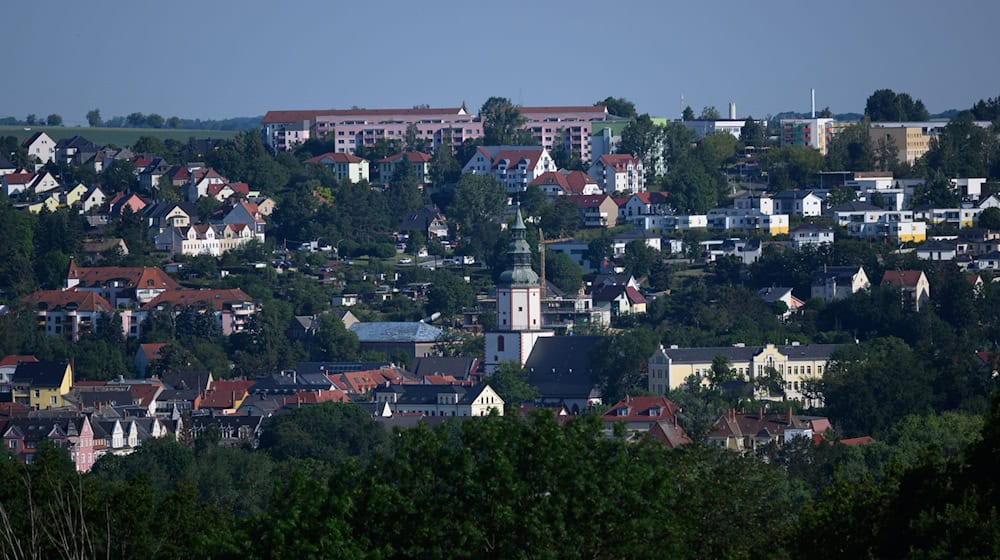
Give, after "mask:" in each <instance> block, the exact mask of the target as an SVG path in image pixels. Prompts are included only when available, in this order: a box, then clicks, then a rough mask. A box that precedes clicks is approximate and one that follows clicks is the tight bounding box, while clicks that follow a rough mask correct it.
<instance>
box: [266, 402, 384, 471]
mask: <svg viewBox="0 0 1000 560" xmlns="http://www.w3.org/2000/svg"><path fill="white" fill-rule="evenodd" d="M387 436H388V432H387V431H386V430H384V429H383V428H382V426H380V425H379V424H378V423H377V422H375V420H373V419H372V417H371V415H370V414H368V413H367V412H366V411H365V410H364V409H363V408H361V407H359V406H356V405H353V404H350V403H329V402H325V403H319V404H315V405H311V406H307V407H304V408H297V409H295V410H292V411H290V412H288V413H287V414H281V415H278V416H275V417H273V418H271V419H270V421H269V422H267V423H266V424H265V425H264V429H263V430H262V431H261V434H260V449H261V450H263V451H264V452H265V453H267V454H268V455H270V456H271V457H272V458H274V459H275V460H278V461H284V460H288V459H315V460H318V461H322V462H323V463H326V464H327V465H330V466H337V465H340V464H343V463H345V462H347V461H348V460H353V461H357V462H359V463H362V464H363V463H367V462H368V461H371V460H372V459H374V457H375V454H376V452H377V451H378V450H379V449H380V448H382V446H384V445H385V444H386V443H387V440H388V437H387Z"/></svg>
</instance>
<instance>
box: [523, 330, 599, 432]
mask: <svg viewBox="0 0 1000 560" xmlns="http://www.w3.org/2000/svg"><path fill="white" fill-rule="evenodd" d="M600 339H601V337H599V336H550V337H542V338H539V339H538V340H537V341H535V344H534V346H533V347H532V348H531V354H530V355H529V356H528V359H527V361H526V362H525V364H524V369H525V371H526V372H527V373H528V384H529V385H532V386H534V387H535V388H536V389H538V393H539V397H538V401H537V403H538V404H541V405H543V406H563V407H565V408H566V410H567V411H569V412H570V413H571V414H579V413H581V412H583V411H584V410H586V409H587V407H588V406H590V405H592V404H601V389H600V387H599V386H597V385H595V384H594V381H593V379H592V378H591V370H590V357H591V352H593V350H594V347H595V346H596V344H597V342H598V341H599V340H600Z"/></svg>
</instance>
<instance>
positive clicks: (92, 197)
mask: <svg viewBox="0 0 1000 560" xmlns="http://www.w3.org/2000/svg"><path fill="white" fill-rule="evenodd" d="M106 202H107V195H105V194H104V191H103V190H101V187H98V186H96V185H94V186H92V187H90V188H89V189H87V192H86V193H84V195H83V196H82V197H80V209H81V210H82V211H83V212H84V213H85V214H86V213H90V212H95V211H97V210H100V209H101V208H104V205H105V203H106Z"/></svg>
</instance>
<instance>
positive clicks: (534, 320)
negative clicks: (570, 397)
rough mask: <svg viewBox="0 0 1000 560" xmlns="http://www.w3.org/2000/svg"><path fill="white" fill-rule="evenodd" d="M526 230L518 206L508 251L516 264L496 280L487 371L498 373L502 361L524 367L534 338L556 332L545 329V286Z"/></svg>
mask: <svg viewBox="0 0 1000 560" xmlns="http://www.w3.org/2000/svg"><path fill="white" fill-rule="evenodd" d="M526 229H527V228H525V227H524V220H523V219H522V218H521V208H520V207H518V208H517V209H516V210H515V212H514V225H513V226H512V227H511V233H512V235H513V239H512V240H511V242H510V248H509V249H508V251H507V254H509V255H510V256H511V260H512V261H513V266H512V268H511V269H509V270H505V271H504V272H503V274H501V275H500V279H499V280H498V281H497V324H496V327H495V329H494V330H492V331H490V332H487V333H486V341H485V342H486V362H485V371H486V373H487V374H489V373H493V372H495V371H496V370H497V369H499V367H500V364H501V363H503V362H517V363H518V364H520V365H522V366H523V365H524V363H525V362H527V361H528V356H529V355H530V354H531V349H532V348H533V347H534V346H535V341H536V340H538V339H539V338H542V337H548V336H553V334H554V333H553V332H552V331H546V330H543V329H542V289H541V286H540V284H539V281H538V275H537V274H535V271H534V270H532V269H531V248H530V247H529V246H528V242H527V241H525V240H524V234H525V230H526Z"/></svg>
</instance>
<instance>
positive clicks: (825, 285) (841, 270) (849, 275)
mask: <svg viewBox="0 0 1000 560" xmlns="http://www.w3.org/2000/svg"><path fill="white" fill-rule="evenodd" d="M870 287H871V282H869V281H868V275H867V274H865V269H864V268H862V267H860V266H830V267H827V266H824V267H823V268H822V269H820V270H817V271H816V274H815V275H814V276H813V283H812V294H811V297H818V298H821V299H822V300H823V301H835V300H838V299H844V298H846V297H848V296H850V295H852V294H856V293H858V292H860V291H861V290H867V289H868V288H870Z"/></svg>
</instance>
